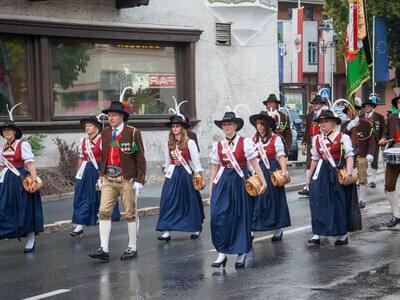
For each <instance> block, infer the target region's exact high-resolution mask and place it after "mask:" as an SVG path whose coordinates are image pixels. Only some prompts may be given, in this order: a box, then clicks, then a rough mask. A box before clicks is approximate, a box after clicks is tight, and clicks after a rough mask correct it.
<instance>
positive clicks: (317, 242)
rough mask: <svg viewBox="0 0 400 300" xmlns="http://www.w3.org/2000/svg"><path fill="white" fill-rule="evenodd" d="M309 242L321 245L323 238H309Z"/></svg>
mask: <svg viewBox="0 0 400 300" xmlns="http://www.w3.org/2000/svg"><path fill="white" fill-rule="evenodd" d="M307 243H309V244H312V245H320V244H321V240H320V239H309V240H308V241H307Z"/></svg>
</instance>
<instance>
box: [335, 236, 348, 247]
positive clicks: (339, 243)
mask: <svg viewBox="0 0 400 300" xmlns="http://www.w3.org/2000/svg"><path fill="white" fill-rule="evenodd" d="M348 243H349V238H348V237H346V238H345V239H344V240H336V242H335V245H336V246H343V245H347V244H348Z"/></svg>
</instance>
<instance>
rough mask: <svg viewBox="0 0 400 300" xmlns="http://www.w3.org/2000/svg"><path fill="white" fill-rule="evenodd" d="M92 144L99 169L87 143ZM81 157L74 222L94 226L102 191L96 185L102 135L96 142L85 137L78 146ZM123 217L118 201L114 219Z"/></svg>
mask: <svg viewBox="0 0 400 300" xmlns="http://www.w3.org/2000/svg"><path fill="white" fill-rule="evenodd" d="M88 144H89V145H90V147H91V150H92V153H93V156H94V158H95V159H96V162H97V165H98V168H99V169H98V170H97V169H96V168H95V166H94V164H93V162H92V161H91V160H90V157H89V155H88V151H87V149H86V148H87V145H88ZM78 151H79V157H80V158H81V159H82V160H83V161H82V164H81V167H80V168H79V170H78V172H77V175H76V178H75V193H74V204H73V205H74V211H73V215H72V223H74V224H79V225H86V226H94V225H97V223H98V217H97V215H98V213H99V207H100V199H101V192H100V191H96V189H95V186H96V182H97V179H98V178H99V170H100V169H101V137H100V138H98V139H97V142H96V144H93V143H91V142H88V141H87V138H83V139H82V140H81V142H80V146H79V148H78ZM120 217H121V215H120V212H119V207H118V203H117V205H115V207H114V211H113V214H112V217H111V219H112V220H119V219H120Z"/></svg>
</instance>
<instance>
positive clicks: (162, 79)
mask: <svg viewBox="0 0 400 300" xmlns="http://www.w3.org/2000/svg"><path fill="white" fill-rule="evenodd" d="M149 87H150V88H174V87H175V75H174V74H149Z"/></svg>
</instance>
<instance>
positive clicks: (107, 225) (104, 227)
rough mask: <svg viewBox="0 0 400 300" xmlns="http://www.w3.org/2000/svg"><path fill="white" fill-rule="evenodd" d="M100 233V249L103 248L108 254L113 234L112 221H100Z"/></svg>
mask: <svg viewBox="0 0 400 300" xmlns="http://www.w3.org/2000/svg"><path fill="white" fill-rule="evenodd" d="M99 232H100V247H102V248H103V251H104V252H108V242H109V240H110V233H111V220H100V221H99Z"/></svg>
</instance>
